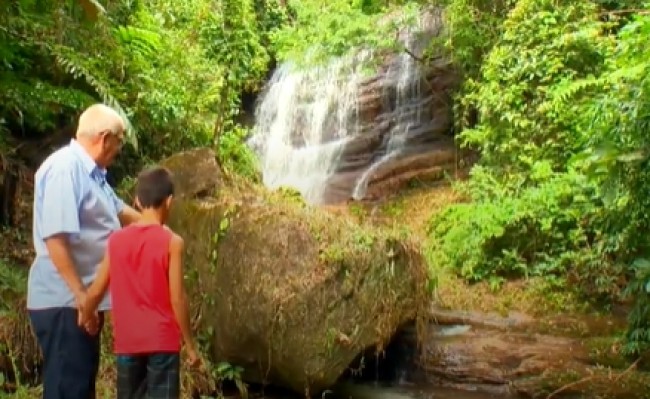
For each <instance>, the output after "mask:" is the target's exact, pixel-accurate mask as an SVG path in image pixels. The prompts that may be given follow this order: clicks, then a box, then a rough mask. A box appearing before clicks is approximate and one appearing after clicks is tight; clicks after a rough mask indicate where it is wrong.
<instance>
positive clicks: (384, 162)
mask: <svg viewBox="0 0 650 399" xmlns="http://www.w3.org/2000/svg"><path fill="white" fill-rule="evenodd" d="M406 57H408V55H407V56H406ZM398 61H399V59H396V60H393V63H394V64H393V65H391V64H388V65H387V66H386V67H385V68H383V69H382V70H380V72H379V73H378V74H377V76H375V77H373V78H372V79H370V80H369V81H368V83H366V84H362V88H361V90H360V95H359V118H360V121H359V123H360V126H361V129H360V133H359V134H357V135H355V136H354V137H352V138H351V139H350V140H349V141H348V142H347V143H346V144H345V146H344V147H343V148H342V151H341V155H340V157H339V159H338V163H337V166H336V169H335V171H334V173H333V174H332V176H331V177H330V179H329V180H328V182H327V187H326V189H325V191H324V193H323V198H322V201H323V202H324V203H328V204H331V203H337V202H342V201H346V200H348V199H350V198H352V197H356V198H355V199H377V198H380V197H384V196H386V195H388V194H390V193H391V192H395V191H396V190H398V189H400V188H401V187H403V186H404V185H405V184H407V183H408V182H409V181H411V180H413V179H417V178H420V179H430V178H436V177H438V176H441V175H442V172H444V171H449V170H453V168H454V166H455V162H456V160H457V158H458V155H459V154H458V152H457V148H456V146H455V145H454V141H453V137H452V133H451V131H452V123H453V115H452V112H451V107H452V98H451V96H452V94H453V92H454V90H455V88H456V87H457V85H458V83H459V80H458V76H457V74H456V71H455V70H454V69H453V67H452V66H451V65H449V64H446V63H444V62H443V61H440V62H439V65H434V66H421V65H418V66H417V68H418V69H419V68H423V69H425V70H427V68H430V70H429V72H428V73H422V75H416V74H415V73H416V72H414V71H411V70H408V68H402V69H400V68H399V67H396V66H395V63H396V62H398ZM402 62H404V61H402ZM416 62H417V61H416ZM404 69H407V70H404ZM396 71H398V72H396ZM395 73H401V74H404V75H402V76H401V77H397V78H396V77H395V76H392V75H393V74H395ZM409 73H413V74H414V75H410V76H408V75H406V74H409ZM399 136H402V137H399Z"/></svg>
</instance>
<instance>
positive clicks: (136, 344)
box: [108, 225, 181, 354]
mask: <svg viewBox="0 0 650 399" xmlns="http://www.w3.org/2000/svg"><path fill="white" fill-rule="evenodd" d="M171 238H172V233H171V232H170V231H168V230H166V229H165V228H164V227H163V226H160V225H130V226H127V227H125V228H123V229H121V230H118V231H116V232H114V233H113V234H111V236H110V238H109V240H108V254H109V259H110V268H109V276H110V295H111V302H112V314H111V318H112V320H113V340H114V342H113V347H114V351H115V353H116V354H138V353H155V352H178V351H180V346H181V333H180V328H179V326H178V323H177V321H176V317H175V316H174V311H173V309H172V305H171V299H170V295H169V243H170V241H171Z"/></svg>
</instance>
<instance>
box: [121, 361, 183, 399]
mask: <svg viewBox="0 0 650 399" xmlns="http://www.w3.org/2000/svg"><path fill="white" fill-rule="evenodd" d="M116 357H117V359H116V361H117V399H140V398H147V399H177V398H179V397H180V355H179V354H178V353H152V354H142V355H140V354H138V355H117V356H116Z"/></svg>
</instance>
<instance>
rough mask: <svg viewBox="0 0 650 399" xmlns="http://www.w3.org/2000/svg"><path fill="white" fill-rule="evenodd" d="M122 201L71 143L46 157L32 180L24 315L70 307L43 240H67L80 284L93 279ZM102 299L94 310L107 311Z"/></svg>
mask: <svg viewBox="0 0 650 399" xmlns="http://www.w3.org/2000/svg"><path fill="white" fill-rule="evenodd" d="M123 207H124V202H122V200H120V199H119V198H118V197H117V195H116V194H115V192H114V191H113V189H112V188H111V187H110V185H109V184H108V182H106V170H105V169H101V168H99V167H98V166H97V164H96V163H95V161H93V159H92V158H91V157H90V156H89V155H88V153H87V152H86V151H85V150H84V149H83V147H81V145H80V144H79V143H78V142H77V141H76V140H74V139H73V140H71V141H70V144H69V145H67V146H65V147H63V148H61V149H59V150H57V151H56V152H54V153H53V154H52V155H50V156H49V157H48V158H47V159H46V160H45V161H44V162H43V164H42V165H41V166H40V167H39V168H38V170H37V171H36V175H35V177H34V222H33V238H34V248H35V250H36V258H35V259H34V263H33V264H32V267H31V269H30V271H29V279H28V282H27V308H28V309H30V310H37V309H47V308H55V307H74V306H75V300H74V295H73V294H72V291H70V288H69V287H68V285H67V284H66V283H65V281H64V280H63V278H62V277H61V275H60V274H59V272H58V271H57V269H56V267H55V266H54V264H53V263H52V260H51V259H50V256H49V254H48V251H47V248H46V246H45V241H44V240H45V239H46V238H48V237H51V236H53V235H55V234H60V233H65V234H67V235H68V242H69V247H70V253H71V256H72V259H73V261H74V264H75V267H76V270H77V273H78V274H79V277H80V278H81V280H82V281H83V283H84V285H88V284H90V283H91V282H92V281H93V279H94V278H95V274H96V272H97V268H98V266H99V264H100V262H101V260H102V258H103V257H104V251H105V250H106V243H107V240H108V236H109V235H110V234H111V233H112V232H113V231H115V230H118V229H119V228H120V227H121V226H120V221H119V218H118V214H119V212H121V211H122V208H123ZM109 309H110V299H109V295H106V296H105V297H104V299H103V300H102V302H101V303H100V306H99V310H109Z"/></svg>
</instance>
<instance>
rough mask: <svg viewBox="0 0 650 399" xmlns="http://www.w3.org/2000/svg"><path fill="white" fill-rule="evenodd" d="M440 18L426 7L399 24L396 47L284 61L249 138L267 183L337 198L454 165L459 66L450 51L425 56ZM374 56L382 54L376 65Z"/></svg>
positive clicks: (315, 197)
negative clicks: (321, 61) (312, 61)
mask: <svg viewBox="0 0 650 399" xmlns="http://www.w3.org/2000/svg"><path fill="white" fill-rule="evenodd" d="M441 20H442V18H441V15H440V13H439V11H433V12H431V13H424V14H423V15H422V16H421V17H420V19H419V21H418V24H417V26H415V27H413V28H411V29H408V30H404V31H403V32H402V40H403V43H404V46H405V49H406V50H405V51H403V52H401V53H399V54H393V55H386V54H375V53H373V52H372V51H370V50H363V51H360V52H358V53H355V54H353V55H350V56H348V57H346V58H340V59H337V60H334V61H332V62H331V63H330V64H329V65H326V66H321V67H315V68H312V69H299V68H298V67H296V66H295V65H292V64H290V63H287V64H283V65H281V66H280V67H278V69H277V70H276V71H275V73H274V74H273V77H272V78H271V80H270V82H269V83H268V85H267V87H266V89H265V92H264V94H263V98H262V101H261V102H260V104H259V107H258V109H257V111H256V126H255V129H254V134H253V136H252V138H251V139H250V140H249V144H250V145H251V146H252V148H253V149H254V150H255V151H256V152H257V153H258V155H259V157H260V159H261V164H262V173H263V180H264V184H265V185H266V186H268V187H270V188H278V187H280V186H289V187H292V188H295V189H297V190H299V191H300V192H301V193H302V195H303V196H304V198H305V199H306V200H307V202H310V203H315V204H332V203H339V202H344V201H347V200H349V199H366V198H374V197H380V196H383V195H386V194H387V193H389V192H390V191H392V190H395V189H398V188H400V187H401V186H403V185H404V184H405V183H407V182H408V181H410V180H411V179H414V178H424V177H427V178H431V177H438V176H440V175H441V174H442V172H443V171H449V170H453V169H454V168H455V166H456V164H457V160H458V154H457V151H456V148H455V146H454V143H453V139H452V134H451V130H452V111H451V105H452V101H451V95H452V93H453V91H454V90H455V89H456V88H457V86H458V84H459V76H458V74H457V72H456V70H455V69H454V68H453V67H452V66H451V64H450V63H449V62H448V61H447V60H446V59H444V58H438V59H435V60H433V61H431V60H428V61H426V63H423V62H421V61H420V59H421V57H422V54H423V52H424V50H425V47H426V45H427V43H428V42H429V40H430V39H431V38H432V37H433V36H435V35H438V34H439V32H440V30H441V26H442V22H441ZM368 61H370V62H374V63H375V64H379V65H378V66H377V67H376V69H374V70H372V73H368V68H367V63H366V62H368Z"/></svg>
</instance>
